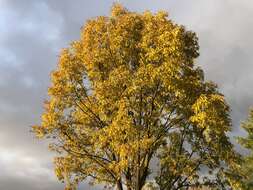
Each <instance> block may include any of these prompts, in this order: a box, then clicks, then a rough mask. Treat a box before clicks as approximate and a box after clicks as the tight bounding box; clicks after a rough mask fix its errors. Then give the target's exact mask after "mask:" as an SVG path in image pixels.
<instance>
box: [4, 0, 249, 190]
mask: <svg viewBox="0 0 253 190" xmlns="http://www.w3.org/2000/svg"><path fill="white" fill-rule="evenodd" d="M112 2H113V1H111V0H103V1H101V0H100V1H99V0H73V1H70V0H0V168H1V169H0V189H1V190H17V189H19V190H37V189H38V190H47V189H54V190H60V189H62V187H63V185H62V184H60V183H59V182H57V180H56V178H55V177H54V174H53V169H52V168H53V167H52V164H51V161H52V155H51V154H50V153H49V152H48V150H47V146H46V144H45V143H43V142H39V141H37V140H36V139H35V138H34V137H33V135H32V134H31V133H30V132H29V130H30V126H31V125H32V124H36V123H39V121H40V114H41V113H42V103H43V100H45V99H46V97H47V94H46V92H47V87H48V86H49V73H50V71H52V70H53V69H54V68H55V66H56V62H57V56H58V54H59V51H60V49H61V48H63V47H67V46H68V44H69V43H70V42H71V41H72V40H75V39H78V38H79V32H80V28H81V26H82V25H83V24H84V23H85V21H86V20H87V19H88V18H90V17H94V16H98V15H108V13H109V10H110V7H111V5H112ZM120 2H122V4H123V5H124V6H126V7H127V8H128V9H130V10H133V11H138V12H142V11H144V10H151V11H152V12H156V11H158V10H161V9H162V10H166V11H168V12H169V15H170V17H171V18H172V19H173V20H174V21H175V22H177V23H180V24H183V25H185V26H186V27H187V28H188V29H190V30H193V31H195V32H196V33H197V34H198V36H199V43H200V53H201V56H200V57H199V58H198V60H197V62H198V64H199V65H201V66H202V68H203V69H204V71H205V74H206V78H207V79H210V80H213V81H215V82H216V83H218V85H219V87H220V89H221V91H222V92H223V93H224V94H225V96H226V99H227V101H228V102H229V103H230V105H231V108H232V113H231V115H232V119H233V133H232V136H233V135H239V134H240V135H241V134H243V131H241V130H240V128H239V123H240V121H242V120H244V119H245V118H246V116H247V112H248V109H249V107H250V106H251V105H252V106H253V89H252V84H253V52H252V51H253V37H252V34H253V19H252V18H253V1H252V0H240V1H238V0H212V1H210V0H156V1H154V0H138V1H134V0H125V1H120ZM84 186H85V184H84V185H83V186H82V187H83V188H85V187H84ZM83 188H82V189H83ZM80 189H81V188H80ZM92 189H95V188H92ZM98 189H99V188H98Z"/></svg>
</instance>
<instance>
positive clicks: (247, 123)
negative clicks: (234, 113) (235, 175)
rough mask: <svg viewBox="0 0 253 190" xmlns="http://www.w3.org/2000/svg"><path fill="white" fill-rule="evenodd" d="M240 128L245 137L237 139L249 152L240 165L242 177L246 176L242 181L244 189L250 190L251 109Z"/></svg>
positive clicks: (252, 182)
mask: <svg viewBox="0 0 253 190" xmlns="http://www.w3.org/2000/svg"><path fill="white" fill-rule="evenodd" d="M241 127H242V128H243V129H244V130H245V131H246V132H247V136H246V137H240V138H238V140H239V143H240V144H241V145H242V146H243V147H244V148H246V149H248V150H249V151H250V153H249V154H248V155H246V156H245V157H244V163H243V164H242V168H243V172H244V175H245V176H247V179H246V180H245V181H244V189H245V190H251V189H253V109H251V110H250V113H249V117H248V119H247V120H246V121H245V122H243V123H242V124H241Z"/></svg>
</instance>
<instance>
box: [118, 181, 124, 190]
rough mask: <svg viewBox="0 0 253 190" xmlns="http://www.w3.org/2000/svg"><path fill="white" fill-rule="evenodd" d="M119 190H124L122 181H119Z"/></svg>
mask: <svg viewBox="0 0 253 190" xmlns="http://www.w3.org/2000/svg"><path fill="white" fill-rule="evenodd" d="M117 190H123V186H122V183H121V180H118V181H117Z"/></svg>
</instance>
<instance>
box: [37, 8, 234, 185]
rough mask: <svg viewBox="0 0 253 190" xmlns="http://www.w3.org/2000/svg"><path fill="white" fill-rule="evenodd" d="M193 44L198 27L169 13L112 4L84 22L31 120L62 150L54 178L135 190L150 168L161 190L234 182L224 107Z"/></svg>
mask: <svg viewBox="0 0 253 190" xmlns="http://www.w3.org/2000/svg"><path fill="white" fill-rule="evenodd" d="M198 50H199V46H198V42H197V37H196V35H195V33H193V32H191V31H187V30H186V29H185V28H184V27H183V26H180V25H177V24H175V23H174V22H172V21H171V20H170V19H168V15H167V13H165V12H158V13H157V14H152V13H151V12H148V11H147V12H144V13H143V14H138V13H135V12H130V11H128V10H126V9H125V8H123V7H122V6H121V5H119V4H115V5H114V6H113V8H112V11H111V15H110V16H109V17H106V16H100V17H97V18H94V19H91V20H89V21H88V22H87V23H86V25H85V26H84V27H83V28H82V31H81V37H80V40H78V41H74V42H73V43H72V44H71V46H70V47H69V48H66V49H63V50H62V52H61V54H60V58H59V63H58V67H57V69H56V70H55V71H53V72H52V75H51V80H52V84H51V87H50V88H49V90H48V94H49V96H50V99H49V100H48V101H47V102H46V103H45V112H44V113H43V115H42V123H41V125H36V126H33V131H34V132H35V133H36V134H37V137H39V138H42V137H44V138H45V137H46V138H49V139H52V143H51V144H50V148H51V149H52V150H54V151H56V152H58V153H59V156H58V157H56V158H55V172H56V175H57V176H58V178H59V180H63V181H65V182H66V183H67V188H69V189H70V188H74V187H75V186H76V185H77V184H78V183H79V182H81V181H83V180H84V179H86V178H88V179H90V180H91V182H92V183H104V184H106V185H107V186H108V187H114V186H116V187H117V189H119V190H122V189H124V188H127V189H128V190H140V189H141V188H142V187H143V186H144V184H145V182H146V180H147V178H148V177H149V176H150V174H151V173H152V174H153V175H152V176H155V180H156V182H157V183H158V184H159V186H160V189H161V190H166V189H187V188H188V187H190V186H194V187H196V186H201V184H212V185H213V186H216V187H218V186H219V185H222V186H225V185H224V183H225V181H227V185H228V186H236V185H238V183H237V182H238V179H239V176H238V175H236V174H235V173H233V172H232V171H234V170H236V169H237V168H238V164H237V160H238V159H239V156H238V154H237V153H236V152H235V151H234V150H233V146H232V144H231V143H230V141H229V138H228V137H227V136H226V132H228V131H230V130H231V122H230V117H229V106H228V105H227V103H226V102H225V100H224V97H223V95H222V94H221V93H219V92H218V89H217V86H216V85H215V84H214V83H213V82H208V81H205V80H204V74H203V71H202V70H201V69H200V68H199V67H197V66H196V64H195V62H194V60H195V58H197V57H198V55H199V52H198ZM151 162H152V163H155V164H157V169H154V170H151V167H150V165H151V164H150V163H151ZM156 170H157V171H156ZM206 171H209V172H210V173H209V174H207V175H205V174H204V173H205V172H206Z"/></svg>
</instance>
